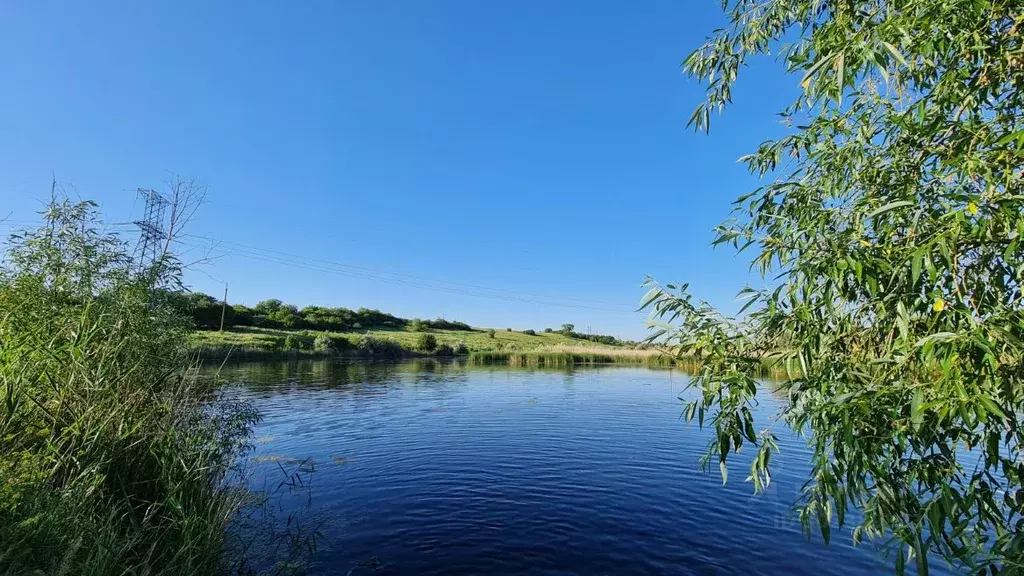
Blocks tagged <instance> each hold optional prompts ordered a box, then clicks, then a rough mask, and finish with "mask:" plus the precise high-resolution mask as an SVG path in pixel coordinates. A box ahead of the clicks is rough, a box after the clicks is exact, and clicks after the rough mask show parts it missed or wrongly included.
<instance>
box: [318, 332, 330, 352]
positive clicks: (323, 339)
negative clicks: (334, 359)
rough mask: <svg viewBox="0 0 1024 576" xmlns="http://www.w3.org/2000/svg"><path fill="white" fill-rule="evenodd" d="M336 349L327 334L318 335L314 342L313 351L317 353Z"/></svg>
mask: <svg viewBox="0 0 1024 576" xmlns="http://www.w3.org/2000/svg"><path fill="white" fill-rule="evenodd" d="M333 349H334V348H333V347H332V346H331V337H330V336H328V335H327V334H318V335H317V337H316V338H315V339H314V340H313V350H315V351H317V352H330V351H332V350H333Z"/></svg>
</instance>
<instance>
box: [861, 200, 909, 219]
mask: <svg viewBox="0 0 1024 576" xmlns="http://www.w3.org/2000/svg"><path fill="white" fill-rule="evenodd" d="M913 205H914V203H913V202H911V201H910V200H897V201H896V202H889V203H888V204H886V205H885V206H882V207H880V208H877V209H875V210H873V211H871V212H869V213H868V215H867V216H865V218H874V217H875V216H878V215H880V214H884V213H886V212H888V211H890V210H895V209H896V208H902V207H903V206H913Z"/></svg>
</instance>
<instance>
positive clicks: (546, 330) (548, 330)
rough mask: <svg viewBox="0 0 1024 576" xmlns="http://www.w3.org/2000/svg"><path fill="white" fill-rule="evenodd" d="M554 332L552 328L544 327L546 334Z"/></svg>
mask: <svg viewBox="0 0 1024 576" xmlns="http://www.w3.org/2000/svg"><path fill="white" fill-rule="evenodd" d="M552 332H554V330H552V329H551V328H545V329H544V333H545V334H551V333H552Z"/></svg>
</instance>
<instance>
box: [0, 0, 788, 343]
mask: <svg viewBox="0 0 1024 576" xmlns="http://www.w3.org/2000/svg"><path fill="white" fill-rule="evenodd" d="M719 5H720V4H719V2H718V1H717V0H701V1H698V0H694V1H687V2H681V1H652V2H625V1H620V2H593V1H575V2H574V1H558V2H541V1H526V2H478V1H475V0H467V1H455V0H429V1H428V0H407V1H403V2H397V1H381V0H365V1H361V2H341V1H320V2H312V1H310V2H226V1H225V2H210V1H206V0H202V1H192V0H189V1H184V0H174V1H164V2H145V3H137V2H127V1H123V2H89V3H85V2H17V3H15V2H7V3H4V5H3V6H2V7H0V77H2V79H3V89H2V90H0V134H2V135H3V137H2V138H0V212H2V213H3V214H7V213H8V212H11V213H12V215H11V216H10V218H9V220H11V221H14V222H18V221H25V220H30V219H32V218H34V212H35V211H36V210H37V209H38V208H39V206H40V203H41V202H42V201H43V200H44V199H45V198H46V196H47V194H48V191H49V183H50V180H51V177H52V176H53V175H56V177H57V179H58V180H59V181H61V182H66V183H69V184H71V185H73V186H74V189H75V190H77V193H78V194H80V195H81V197H83V198H91V199H95V200H97V201H98V202H99V203H100V205H101V208H102V210H103V212H104V214H105V216H106V218H107V219H108V220H110V221H112V222H121V221H128V220H131V219H133V218H137V217H139V215H140V207H141V206H140V205H139V204H137V203H136V202H135V194H134V190H135V188H136V187H140V186H142V187H154V188H159V187H160V186H161V181H162V180H164V179H165V178H166V177H167V176H168V175H169V174H171V173H179V174H182V175H194V176H196V177H198V178H199V179H200V180H201V181H202V182H204V183H205V184H206V185H207V187H208V203H207V204H206V205H205V206H204V207H203V209H202V210H201V213H200V214H199V216H198V217H197V219H196V220H195V221H194V222H193V225H192V227H191V229H190V230H189V232H191V233H192V234H196V235H202V236H207V237H211V238H218V239H222V240H224V241H226V242H232V243H237V244H233V245H228V244H226V243H224V244H221V245H220V249H219V250H218V251H216V252H215V254H217V255H220V257H219V258H217V259H216V260H215V261H214V262H212V263H210V264H208V265H205V266H202V267H200V268H197V269H195V270H192V271H190V272H189V273H188V276H187V280H188V282H189V283H190V284H191V285H192V286H193V287H194V288H195V289H197V290H202V291H206V292H209V293H212V294H219V293H220V291H221V290H222V284H220V283H218V282H217V281H215V280H214V279H217V280H221V281H226V282H228V283H229V284H230V295H229V300H231V301H235V302H244V303H246V304H250V305H251V304H254V303H255V302H257V301H259V300H261V299H265V298H270V297H277V298H281V299H283V300H285V301H287V302H292V303H295V304H298V305H300V306H302V305H306V304H314V303H315V304H324V305H341V306H348V307H353V308H355V307H360V306H366V307H371V308H380V309H382V310H385V311H389V312H393V313H396V314H400V315H403V316H409V317H412V316H420V317H436V316H438V315H442V314H443V315H444V316H445V317H446V318H450V319H451V318H454V319H459V320H464V321H468V322H470V323H472V324H474V325H479V326H496V327H505V326H511V327H513V328H537V329H539V328H542V327H545V326H558V325H560V324H561V323H563V322H572V323H574V324H576V325H577V327H578V329H579V328H583V329H585V327H586V326H588V325H590V326H592V329H593V330H594V331H596V332H603V333H614V334H619V335H623V336H630V337H637V336H641V335H642V334H643V333H644V316H643V315H637V314H632V313H623V312H618V311H613V309H620V308H628V307H629V306H631V305H635V304H636V303H637V301H638V299H639V298H640V296H641V295H642V290H641V288H640V283H641V281H642V280H643V278H644V276H645V275H646V274H648V273H650V274H653V275H655V276H656V277H657V278H659V279H661V280H663V281H670V280H683V281H689V282H691V285H692V287H693V290H694V292H695V293H696V294H697V295H699V296H702V297H705V298H707V299H709V300H710V301H712V302H713V303H716V304H719V305H722V306H725V307H733V306H734V304H733V297H734V295H735V293H736V291H737V290H738V289H739V288H741V287H742V285H743V284H744V283H746V282H748V281H753V280H755V279H754V278H752V277H751V276H750V275H749V274H748V272H747V266H746V261H745V260H744V259H742V258H737V257H736V256H735V255H734V254H733V253H732V251H731V250H730V249H723V248H719V249H717V250H712V248H711V247H710V246H709V242H710V240H711V238H712V234H711V228H712V227H713V226H714V225H715V224H716V223H718V222H719V221H721V220H722V219H724V218H725V217H726V216H727V215H728V211H729V206H730V202H731V201H732V200H733V199H734V198H735V197H736V196H738V195H740V194H742V193H744V192H746V191H748V190H749V189H750V188H751V187H752V186H755V185H756V181H755V180H754V179H752V178H751V177H750V176H748V175H747V174H746V172H745V169H744V168H743V166H741V165H739V164H737V163H736V159H737V158H738V157H740V156H741V155H743V154H745V153H748V152H750V151H752V150H753V149H754V148H755V147H756V145H757V144H758V143H759V142H761V141H762V140H764V139H765V138H767V137H769V136H774V135H778V134H779V133H780V132H781V127H780V126H779V125H778V122H777V117H775V116H774V113H775V112H777V111H778V110H780V109H781V108H782V107H783V106H784V105H785V104H786V103H788V102H789V101H790V100H791V98H792V96H793V95H794V94H795V90H796V83H797V79H794V78H791V77H784V76H782V75H781V73H780V72H779V68H778V66H777V65H776V64H775V63H774V62H772V61H770V60H766V61H764V62H758V63H755V65H754V66H753V67H752V68H750V69H748V70H746V71H745V75H744V76H742V77H741V81H740V85H739V87H738V91H737V93H736V104H735V105H734V106H733V108H732V109H730V110H728V111H727V113H726V115H725V116H723V117H720V118H717V119H716V120H715V121H714V122H713V128H712V129H713V132H712V134H711V135H710V136H706V135H701V134H694V133H693V132H692V131H689V130H687V129H686V127H685V124H686V120H687V119H688V118H689V115H690V113H691V112H692V110H693V107H694V106H695V105H696V104H697V103H698V101H699V99H700V97H701V94H702V87H701V86H699V85H698V84H697V83H696V82H694V81H691V80H689V79H688V78H686V77H685V76H683V75H682V74H681V72H680V68H679V63H680V62H681V61H682V59H683V58H684V57H685V56H686V55H687V54H688V53H689V52H690V50H692V49H693V48H695V47H696V46H698V45H699V44H700V42H701V40H702V39H703V38H704V37H705V36H706V35H707V34H709V33H710V32H711V31H712V30H713V29H714V28H715V27H717V26H720V25H721V24H722V23H723V18H722V15H721V14H720V12H719ZM3 214H0V216H2V215H3ZM8 227H9V225H8ZM6 231H7V230H6V229H0V232H6ZM238 245H242V246H246V247H251V248H256V249H259V250H261V252H257V253H256V254H260V255H262V256H263V260H257V259H253V258H249V257H244V256H242V255H240V254H239V250H237V249H236V248H237V246H238ZM251 248H245V250H251ZM265 250H276V251H279V252H284V253H288V254H296V255H300V256H303V257H305V258H315V259H320V260H323V261H329V262H332V263H337V264H346V265H351V266H359V267H363V268H368V269H372V270H373V271H372V272H369V271H365V270H363V271H359V270H357V269H354V268H339V267H337V266H336V265H335V264H325V263H323V262H321V263H319V264H317V265H316V266H311V265H310V261H309V260H302V261H298V262H300V263H303V264H302V265H303V266H304V267H303V268H296V267H292V266H288V265H284V264H281V263H272V262H267V261H266V260H267V259H268V258H267V254H268V253H267V252H265ZM311 268H318V269H311ZM327 268H329V269H330V270H333V271H342V272H346V271H347V272H346V273H345V274H337V273H335V272H331V271H328V270H327ZM378 271H383V272H394V273H399V274H404V275H406V276H392V275H385V274H382V272H378ZM352 272H358V274H352ZM357 276H361V277H357ZM381 278H391V279H393V280H396V281H394V282H382V281H381V280H380V279H381ZM426 278H429V279H436V280H443V281H447V282H451V283H453V284H438V283H436V282H432V281H428V280H426ZM454 283H458V284H454ZM463 284H472V285H476V286H481V287H484V288H487V289H483V288H469V287H467V286H463ZM423 286H434V287H435V288H441V289H435V290H431V289H425V288H423ZM496 289H497V290H504V291H507V292H499V291H497V290H496ZM467 292H471V293H474V294H489V295H492V296H494V295H497V296H500V297H499V298H482V297H478V296H474V295H471V294H467ZM530 294H545V295H551V296H556V297H558V298H559V299H558V300H553V299H551V298H547V299H544V298H539V297H535V296H531V295H530ZM569 298H576V299H585V300H588V301H598V302H597V303H594V302H589V303H588V302H579V301H576V300H568V299H569ZM524 300H526V301H524ZM538 300H544V301H557V302H559V303H562V304H565V306H547V305H541V304H538V303H537V301H538ZM605 303H612V304H621V305H620V306H613V305H611V304H605ZM573 306H591V307H593V308H599V309H591V308H582V307H573Z"/></svg>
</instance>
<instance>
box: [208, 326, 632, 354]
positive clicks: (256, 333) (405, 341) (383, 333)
mask: <svg viewBox="0 0 1024 576" xmlns="http://www.w3.org/2000/svg"><path fill="white" fill-rule="evenodd" d="M295 333H296V332H295V331H288V330H274V329H269V328H235V329H232V330H225V331H223V332H217V331H202V332H196V333H194V334H193V335H192V339H191V343H192V346H193V347H194V348H195V349H197V350H198V351H200V352H201V353H202V354H203V355H204V356H206V357H222V356H224V355H226V354H227V353H228V352H229V351H230V353H231V355H232V356H233V357H238V358H246V357H259V356H261V355H265V354H274V353H278V354H279V353H281V352H282V351H281V350H280V349H279V348H280V342H281V340H282V339H284V338H285V337H287V336H288V335H289V334H295ZM307 333H308V334H320V332H312V331H310V332H307ZM326 334H328V335H330V336H340V337H344V338H345V339H347V340H348V341H349V342H350V343H351V344H352V347H353V349H354V348H355V346H356V345H357V344H358V342H359V340H360V338H362V337H363V336H364V335H366V334H369V335H371V336H374V337H377V338H387V339H389V340H393V341H395V342H397V343H398V344H399V345H401V346H402V348H404V349H406V350H407V351H409V352H410V355H415V349H416V341H417V339H418V338H419V336H420V334H423V333H422V332H413V331H411V330H362V331H359V332H327V333H326ZM430 334H433V335H434V336H435V337H436V338H437V343H438V345H442V344H447V345H449V346H452V347H456V346H457V345H458V344H460V343H462V344H465V345H466V347H467V348H468V349H469V351H470V352H530V351H539V350H547V349H551V348H556V347H567V346H568V347H571V346H580V345H585V346H587V347H588V348H591V349H594V348H597V349H601V350H621V349H623V348H622V347H615V346H608V345H603V344H595V343H593V342H586V341H580V340H576V339H574V338H570V337H568V336H565V335H564V334H559V333H557V332H552V333H538V334H536V335H530V334H524V333H522V332H515V331H513V332H508V331H506V330H495V331H494V337H493V338H492V337H490V336H489V334H488V330H487V329H485V328H484V329H474V330H472V331H463V330H431V331H430Z"/></svg>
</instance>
